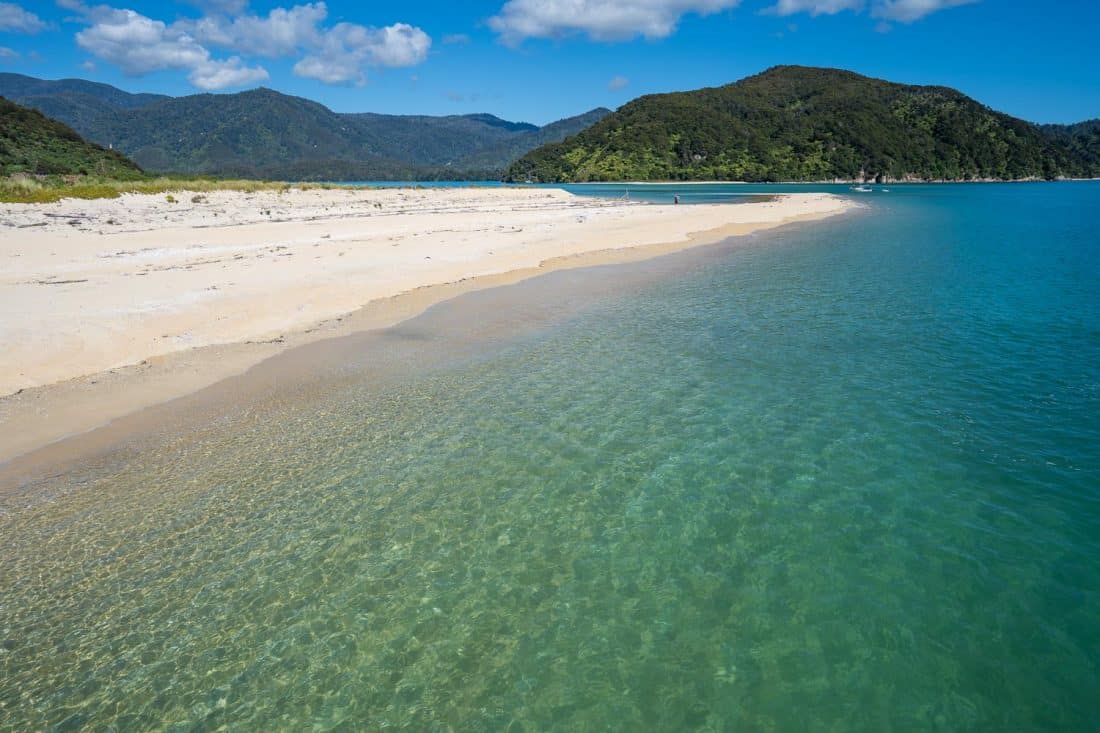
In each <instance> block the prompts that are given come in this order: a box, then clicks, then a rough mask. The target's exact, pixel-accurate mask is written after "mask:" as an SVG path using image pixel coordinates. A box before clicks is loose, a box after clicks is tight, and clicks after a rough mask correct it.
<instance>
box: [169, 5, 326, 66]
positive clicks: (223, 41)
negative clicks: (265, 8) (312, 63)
mask: <svg viewBox="0 0 1100 733" xmlns="http://www.w3.org/2000/svg"><path fill="white" fill-rule="evenodd" d="M327 15H328V9H327V8H326V7H325V4H324V3H323V2H318V3H307V4H306V5H295V6H294V7H292V8H274V9H272V10H271V12H269V13H268V14H267V15H266V16H257V15H241V16H238V17H235V18H228V17H225V16H209V17H205V18H202V19H200V20H198V21H195V22H194V23H193V24H188V25H190V26H191V27H192V28H193V30H194V34H195V37H196V38H198V39H199V40H200V41H202V42H203V43H208V44H210V45H214V46H223V47H228V48H232V49H233V50H235V51H237V52H239V53H244V54H252V55H255V56H267V57H269V58H275V57H278V56H290V55H291V54H293V53H295V52H297V50H298V49H299V48H302V47H303V46H314V45H317V43H318V42H319V40H320V36H321V33H320V31H319V30H318V28H317V25H318V24H319V23H320V22H321V21H323V20H324V19H325V17H326V16H327Z"/></svg>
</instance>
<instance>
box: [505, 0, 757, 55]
mask: <svg viewBox="0 0 1100 733" xmlns="http://www.w3.org/2000/svg"><path fill="white" fill-rule="evenodd" d="M739 3H740V0H508V2H507V3H505V4H504V7H502V8H501V9H500V14H499V15H495V16H493V17H492V18H490V19H489V27H490V28H492V29H493V30H494V31H496V33H497V34H498V35H499V36H500V39H501V41H503V42H504V43H505V44H507V45H510V46H516V45H518V44H520V43H522V42H523V41H524V39H527V38H562V37H565V36H568V35H572V34H575V33H583V34H585V35H587V36H588V37H589V38H592V39H593V40H597V41H621V40H627V39H630V38H634V37H635V36H644V37H645V38H649V39H654V38H664V37H666V36H669V35H671V34H672V32H673V31H675V30H676V25H677V24H678V23H679V22H680V18H682V17H683V16H684V15H686V14H688V13H695V14H698V15H709V14H710V13H716V12H718V11H720V10H725V9H727V8H732V7H735V6H737V5H738V4H739Z"/></svg>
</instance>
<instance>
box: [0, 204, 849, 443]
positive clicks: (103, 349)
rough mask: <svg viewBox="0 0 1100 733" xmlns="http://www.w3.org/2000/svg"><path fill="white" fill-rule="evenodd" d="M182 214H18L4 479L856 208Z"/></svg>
mask: <svg viewBox="0 0 1100 733" xmlns="http://www.w3.org/2000/svg"><path fill="white" fill-rule="evenodd" d="M172 198H173V199H174V201H169V200H168V198H167V197H166V196H163V195H127V196H123V197H121V198H119V199H113V200H97V201H80V200H66V201H62V202H60V203H57V204H46V205H30V204H26V205H23V204H5V205H0V345H2V348H0V462H2V461H6V460H9V459H11V458H13V457H15V456H18V455H20V454H23V453H26V452H28V451H30V450H33V449H35V448H37V447H40V446H43V445H46V444H48V443H50V442H52V441H55V440H58V439H60V438H63V437H65V436H68V435H72V434H76V433H80V432H84V431H87V430H90V429H92V428H94V427H97V426H99V425H102V424H104V423H106V422H109V421H110V420H113V419H115V418H118V417H121V416H123V415H126V414H129V413H131V412H134V411H137V410H140V409H142V408H144V407H148V406H150V405H154V404H158V403H161V402H164V401H167V400H170V399H174V398H176V397H179V396H182V395H185V394H189V393H191V392H194V391H197V390H199V389H201V388H203V387H205V386H208V385H210V384H213V383H214V382H217V381H219V380H221V379H224V378H226V377H228V376H231V375H234V374H239V373H241V372H244V371H246V370H247V369H248V368H249V367H251V366H253V365H255V364H257V363H259V362H260V361H262V360H263V359H265V358H267V357H269V356H272V355H274V354H276V353H278V352H280V351H282V350H284V349H286V348H290V347H292V346H298V345H301V344H304V343H308V342H310V341H315V340H317V339H320V338H327V337H330V336H335V335H340V334H342V333H349V332H352V331H356V330H365V329H371V328H381V327H384V326H388V325H392V324H394V323H397V322H399V321H401V320H404V319H406V318H409V317H412V316H414V315H416V314H417V313H420V312H422V311H423V310H424V309H426V308H427V307H429V306H430V305H432V304H434V303H436V302H439V301H441V300H445V299H448V298H450V297H454V296H455V295H458V294H461V293H463V292H468V291H470V290H474V289H478V288H483V287H491V286H494V285H500V284H505V283H510V282H517V281H519V280H522V279H524V278H526V277H530V276H532V275H535V274H539V273H542V272H546V271H548V270H550V269H560V268H566V267H577V266H584V265H589V264H599V263H604V262H620V261H627V260H629V259H637V258H640V257H647V256H652V255H655V254H659V253H663V252H670V251H675V250H677V249H682V248H684V247H687V246H691V245H694V244H701V243H707V242H715V241H719V240H721V239H724V238H726V237H729V236H734V235H738V234H747V233H750V232H753V231H757V230H761V229H765V228H770V227H774V226H779V225H782V224H785V223H789V222H793V221H806V220H811V219H817V218H823V217H826V216H831V215H834V214H838V213H841V212H843V211H845V210H847V209H848V208H850V207H852V206H853V205H854V204H852V203H851V202H849V201H847V200H846V199H843V198H840V197H836V196H831V195H828V194H789V195H783V196H779V197H776V198H775V199H774V200H769V201H763V202H758V203H749V204H737V205H729V204H714V205H696V206H671V205H668V206H665V205H648V204H641V203H637V202H627V201H616V200H607V199H596V198H590V197H578V196H573V195H571V194H569V193H566V192H564V191H560V190H552V189H512V188H502V189H491V188H486V189H386V190H319V189H318V190H305V191H303V190H297V189H292V190H289V191H285V192H277V191H270V192H259V193H251V194H249V193H241V192H216V193H207V194H196V193H175V194H173V195H172Z"/></svg>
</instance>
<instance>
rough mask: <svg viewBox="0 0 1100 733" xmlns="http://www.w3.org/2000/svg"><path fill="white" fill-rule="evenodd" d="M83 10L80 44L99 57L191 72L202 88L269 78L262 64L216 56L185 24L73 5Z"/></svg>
mask: <svg viewBox="0 0 1100 733" xmlns="http://www.w3.org/2000/svg"><path fill="white" fill-rule="evenodd" d="M68 7H70V8H71V9H73V10H76V11H78V12H80V13H81V14H82V16H83V19H84V21H85V22H87V23H88V24H89V26H88V27H87V28H85V29H83V30H81V31H79V32H77V34H76V43H77V45H78V46H80V48H82V49H84V50H85V51H87V52H88V53H90V54H92V55H93V56H95V57H96V58H99V59H102V60H104V61H107V62H108V63H111V64H114V65H115V66H117V67H118V68H120V69H121V70H122V71H123V73H125V74H129V75H131V76H140V75H142V74H146V73H148V72H150V71H161V70H163V69H176V70H185V71H189V72H190V74H189V75H188V79H189V80H190V81H191V83H192V84H194V85H195V86H196V87H198V88H199V89H206V90H214V89H225V88H228V87H234V86H244V85H246V84H253V83H255V82H257V81H263V80H265V79H267V78H268V73H267V71H266V70H265V69H264V68H262V67H247V66H245V65H244V64H243V62H242V61H241V59H240V58H238V57H233V58H231V59H228V60H225V61H218V60H215V59H213V58H211V54H210V51H209V50H208V49H207V48H206V47H205V46H203V45H202V44H201V43H199V42H198V41H197V40H196V39H195V37H194V36H193V35H191V33H189V32H188V29H187V28H186V27H185V26H183V25H181V24H175V23H174V24H172V25H168V24H167V23H164V22H163V21H160V20H154V19H153V18H149V17H147V16H145V15H142V14H141V13H138V12H136V11H134V10H129V9H119V8H112V7H108V6H106V5H99V6H95V7H88V6H84V5H81V4H79V3H77V2H70V3H69V4H68Z"/></svg>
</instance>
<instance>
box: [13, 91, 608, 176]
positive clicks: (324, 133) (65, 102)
mask: <svg viewBox="0 0 1100 733" xmlns="http://www.w3.org/2000/svg"><path fill="white" fill-rule="evenodd" d="M0 94H5V95H7V96H8V97H9V98H11V99H14V100H15V101H17V102H19V103H21V104H25V105H27V106H30V107H34V108H36V109H40V110H42V111H43V112H45V113H46V114H48V115H50V116H53V117H56V118H57V119H59V120H61V121H63V122H65V123H67V124H70V125H72V126H73V128H75V129H76V130H77V131H78V132H79V133H81V134H82V135H84V136H85V137H86V138H88V139H89V140H93V141H95V142H98V143H100V144H103V145H113V147H114V148H115V149H116V150H120V151H122V152H124V153H126V154H127V155H129V156H130V157H132V158H133V159H134V160H135V161H136V162H137V163H139V164H140V165H141V166H142V167H143V168H145V169H147V170H150V171H155V172H171V173H203V174H212V175H223V176H239V177H250V178H280V179H292V180H351V179H395V178H457V177H469V176H477V177H493V178H497V177H499V176H500V174H501V173H502V172H503V170H504V169H505V168H506V167H507V165H508V164H509V163H510V162H511V161H513V160H515V159H516V158H517V157H519V156H521V155H523V154H524V153H526V152H528V151H530V150H532V149H533V148H535V147H538V146H539V145H542V144H544V143H547V142H553V141H558V140H562V139H564V138H565V137H566V136H568V135H572V134H576V133H578V132H580V131H581V130H582V129H584V128H585V127H588V126H589V125H591V124H592V123H593V122H595V121H597V120H599V119H601V118H602V117H603V116H605V115H607V114H609V113H610V111H609V110H606V109H597V110H592V111H591V112H588V113H585V114H583V115H579V116H577V117H572V118H569V119H565V120H561V121H559V122H556V123H553V124H550V125H546V126H545V127H541V128H540V127H537V126H535V125H529V124H525V123H516V122H508V121H506V120H502V119H499V118H497V117H494V116H492V115H488V114H480V115H451V116H442V117H428V116H406V115H380V114H341V113H336V112H333V111H332V110H330V109H328V108H327V107H324V106H323V105H321V104H318V103H316V102H312V101H310V100H307V99H302V98H300V97H292V96H288V95H285V94H280V93H279V92H276V91H272V90H270V89H255V90H252V91H247V92H241V93H238V94H197V95H193V96H187V97H178V98H176V97H164V96H161V95H134V94H128V93H126V92H123V91H122V90H119V89H115V88H114V87H111V86H108V85H105V84H96V83H92V82H87V81H83V80H79V79H67V80H61V81H44V80H41V79H33V78H31V77H25V76H20V75H17V74H0Z"/></svg>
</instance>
